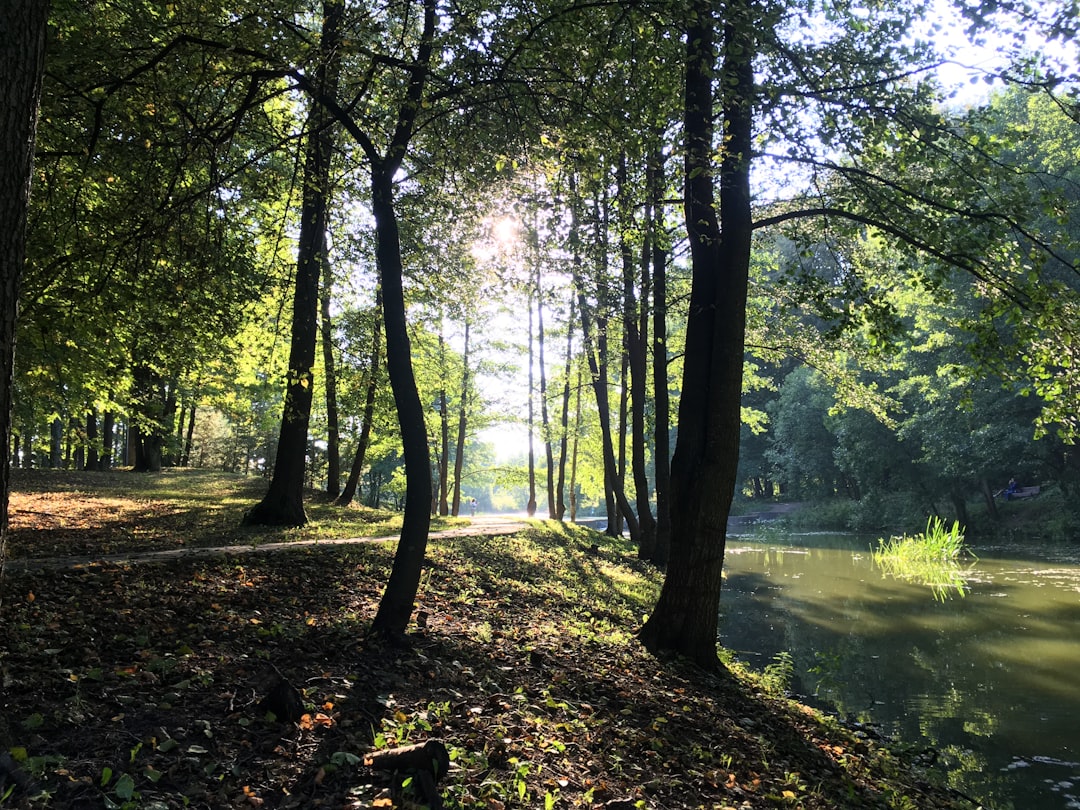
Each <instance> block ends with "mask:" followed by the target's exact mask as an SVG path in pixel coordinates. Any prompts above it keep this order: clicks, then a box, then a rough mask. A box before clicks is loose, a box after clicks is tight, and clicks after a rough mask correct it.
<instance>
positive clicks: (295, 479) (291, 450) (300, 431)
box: [244, 0, 345, 526]
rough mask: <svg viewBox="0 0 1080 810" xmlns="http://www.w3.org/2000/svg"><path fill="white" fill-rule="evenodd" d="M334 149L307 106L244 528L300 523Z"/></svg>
mask: <svg viewBox="0 0 1080 810" xmlns="http://www.w3.org/2000/svg"><path fill="white" fill-rule="evenodd" d="M344 10H345V7H344V3H343V2H341V0H326V2H324V3H323V29H322V39H321V41H320V44H319V50H320V63H319V66H318V67H317V68H316V78H315V82H316V86H317V87H318V89H319V92H320V93H322V94H323V96H324V97H326V98H333V97H334V96H336V94H337V79H338V69H337V65H338V59H339V51H340V45H341V22H342V18H343V16H344ZM333 146H334V143H333V136H332V132H331V118H330V115H329V113H328V112H327V111H326V109H325V108H324V106H323V105H322V103H320V102H318V101H315V100H312V103H311V113H310V114H309V116H308V140H307V155H306V158H305V163H304V189H303V203H302V205H301V210H300V235H299V245H298V248H297V256H296V286H295V289H294V291H293V314H292V341H291V343H290V346H289V372H288V379H287V381H286V388H285V406H284V410H283V413H282V416H281V430H280V433H279V434H278V446H277V457H276V459H275V461H274V474H273V477H272V478H271V479H270V488H269V490H268V491H267V493H266V496H265V497H264V498H263V499H262V500H261V501H260V502H259V503H257V504H256V505H255V506H253V507H252V508H251V509H250V510H249V511H248V512H247V514H246V515H244V523H245V524H248V525H268V526H302V525H304V524H305V523H306V522H307V514H306V513H305V512H304V473H305V470H306V466H307V446H308V422H309V420H310V418H311V401H312V389H313V388H314V378H313V372H314V368H315V345H316V342H317V340H318V310H319V282H320V280H321V275H322V259H323V246H324V244H325V240H326V227H327V215H328V209H329V196H330V189H329V187H328V185H329V184H328V181H327V178H328V177H329V173H330V161H331V158H332V156H333Z"/></svg>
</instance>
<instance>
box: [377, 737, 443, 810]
mask: <svg viewBox="0 0 1080 810" xmlns="http://www.w3.org/2000/svg"><path fill="white" fill-rule="evenodd" d="M364 764H365V765H366V766H367V767H369V768H374V769H376V770H380V771H394V772H396V773H398V774H402V773H404V774H408V775H411V776H412V777H413V786H414V787H415V788H416V792H417V793H419V794H420V798H421V800H422V801H423V802H424V803H425V804H427V805H428V807H430V808H431V810H441V808H442V797H441V796H440V795H439V789H438V788H437V787H436V784H437V783H438V781H439V780H440V779H442V778H443V777H444V776H445V775H446V773H447V771H449V770H450V752H449V751H448V750H447V749H446V746H445V745H443V744H442V742H440V741H439V740H427V741H426V742H422V743H416V744H414V745H403V746H401V747H400V748H387V749H385V750H383V751H372V752H371V753H369V754H367V756H365V757H364Z"/></svg>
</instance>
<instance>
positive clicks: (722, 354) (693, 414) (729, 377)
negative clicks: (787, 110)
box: [640, 0, 755, 668]
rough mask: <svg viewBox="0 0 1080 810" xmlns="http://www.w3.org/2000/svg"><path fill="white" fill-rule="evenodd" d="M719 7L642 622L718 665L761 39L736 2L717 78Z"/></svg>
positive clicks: (696, 154) (702, 100) (693, 147)
mask: <svg viewBox="0 0 1080 810" xmlns="http://www.w3.org/2000/svg"><path fill="white" fill-rule="evenodd" d="M715 15H716V10H715V9H714V7H713V4H712V3H711V2H709V0H694V1H693V3H692V4H691V9H690V14H689V18H688V25H687V37H686V42H687V46H686V47H687V51H686V57H687V66H686V74H685V77H686V78H685V81H686V96H685V107H684V109H685V124H684V132H685V136H686V160H685V173H686V174H685V177H686V181H685V182H686V203H685V206H686V226H687V234H688V236H689V240H690V255H691V267H692V287H691V295H690V310H689V316H688V320H687V330H686V354H685V359H684V370H683V377H684V384H683V391H682V398H681V400H680V403H679V435H678V439H677V441H676V445H675V455H674V458H673V459H672V465H671V478H672V480H671V483H672V503H671V507H672V508H671V515H672V548H671V560H670V562H669V564H668V569H667V575H666V576H665V578H664V585H663V588H662V589H661V592H660V598H659V600H658V601H657V604H656V607H655V609H654V610H653V612H652V615H650V616H649V619H648V621H646V623H645V625H644V626H643V627H642V629H641V632H640V637H641V640H642V642H643V643H644V644H645V646H646V647H647V648H648V649H649V650H651V651H653V652H657V651H660V650H665V651H670V652H674V653H678V654H681V655H683V656H685V657H686V658H688V659H690V660H692V661H694V662H696V663H698V664H700V665H702V666H705V667H709V668H715V667H716V666H717V665H718V659H717V655H716V644H717V626H718V612H719V607H720V587H721V573H722V569H723V564H724V549H725V543H726V527H727V519H728V514H729V512H730V508H731V500H732V497H733V495H734V492H735V484H736V474H737V467H738V457H739V434H740V424H741V414H740V403H741V395H742V369H743V352H744V343H745V329H746V290H747V283H748V278H749V269H750V244H751V234H752V226H753V222H752V217H751V209H750V161H751V147H752V130H753V126H752V124H753V101H754V72H753V64H752V63H753V56H754V44H755V43H754V39H753V36H754V34H753V25H754V21H753V20H752V19H751V10H750V8H749V5H748V4H747V3H745V2H742V1H741V0H740V1H739V2H735V3H734V4H729V5H728V6H727V7H726V16H725V22H724V31H723V35H724V58H723V65H722V67H721V70H720V71H719V75H718V76H717V75H716V71H715V70H714V65H715V52H714V47H715V45H714V43H715V26H716V24H717V21H716V17H715ZM714 81H715V82H716V87H718V88H720V89H721V92H722V96H721V99H722V101H721V109H720V115H718V116H716V120H720V121H723V122H724V138H723V144H724V149H723V152H722V157H721V162H720V177H719V185H720V201H719V202H720V206H719V212H720V213H719V221H718V220H717V213H716V210H717V209H716V207H715V206H714V200H715V198H714V192H713V172H712V165H711V155H712V152H713V148H714V147H713V137H712V136H713V126H712V122H713V120H714V118H713V114H714V109H713V82H714Z"/></svg>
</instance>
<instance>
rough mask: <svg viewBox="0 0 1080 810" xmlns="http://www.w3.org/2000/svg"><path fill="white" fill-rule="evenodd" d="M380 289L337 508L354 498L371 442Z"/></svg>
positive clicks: (379, 325) (379, 338) (377, 358)
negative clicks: (355, 432)
mask: <svg viewBox="0 0 1080 810" xmlns="http://www.w3.org/2000/svg"><path fill="white" fill-rule="evenodd" d="M380 310H382V287H378V288H377V289H376V290H375V313H374V318H375V322H374V323H373V324H372V325H371V352H370V354H369V355H368V377H367V383H366V385H365V386H364V414H363V421H362V423H361V425H360V438H359V440H358V441H357V443H356V455H355V456H354V457H353V463H352V468H351V469H350V470H349V478H348V480H346V481H345V488H344V489H343V490H342V491H341V496H340V497H339V498H338V499H337V501H336V503H337V505H338V506H348V505H349V504H351V503H352V502H353V498H355V497H356V489H357V487H358V486H359V484H360V473H361V472H363V470H364V457H365V456H366V455H367V449H368V444H369V443H370V441H371V422H372V420H373V419H374V418H375V394H376V393H377V391H378V388H379V347H380V345H381V343H382V329H381V326H382V314H381V311H380Z"/></svg>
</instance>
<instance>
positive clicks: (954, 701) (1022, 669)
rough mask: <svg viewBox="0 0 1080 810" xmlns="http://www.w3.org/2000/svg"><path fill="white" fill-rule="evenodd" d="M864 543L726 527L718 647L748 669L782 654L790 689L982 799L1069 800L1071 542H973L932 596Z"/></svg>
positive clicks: (1056, 808) (1079, 747)
mask: <svg viewBox="0 0 1080 810" xmlns="http://www.w3.org/2000/svg"><path fill="white" fill-rule="evenodd" d="M875 544H876V541H875ZM870 549H871V541H870V540H866V539H862V540H860V539H855V538H852V537H845V536H837V535H787V536H785V537H784V539H783V540H782V541H765V540H755V539H752V538H747V537H732V538H730V539H729V541H728V552H727V563H726V576H727V579H726V580H725V583H724V591H723V594H722V596H721V615H720V619H721V630H720V633H721V642H722V644H723V645H724V646H725V647H727V648H728V649H731V650H734V651H736V653H737V655H738V657H740V658H742V659H743V660H746V661H747V662H748V663H750V664H751V665H753V666H755V667H756V668H762V667H764V666H765V665H767V664H768V663H770V661H771V659H772V658H773V657H774V656H775V655H776V654H777V653H779V652H781V651H787V652H789V653H790V654H791V655H792V656H793V659H794V665H795V679H794V682H793V684H792V689H793V691H795V692H797V693H799V694H801V695H806V696H808V697H810V698H811V700H810V701H809V702H815V701H820V702H821V703H823V704H829V705H832V706H833V707H835V708H836V709H837V710H838V711H839V712H840V713H841V714H843V715H844V716H846V717H849V718H851V719H856V720H861V721H871V722H873V723H875V724H877V726H878V727H879V728H881V730H882V731H883V732H885V733H887V734H890V735H895V736H898V737H899V738H901V739H902V740H904V741H906V742H909V743H911V744H913V745H914V746H916V747H917V748H925V749H926V755H927V756H928V757H936V758H937V760H938V762H939V763H940V764H941V765H943V766H945V767H946V768H947V769H948V773H949V779H950V784H952V786H953V787H955V788H957V789H959V790H961V791H963V792H964V793H966V794H968V795H970V796H973V797H976V798H978V799H980V800H981V801H983V802H986V803H987V804H988V806H992V807H995V808H1000V810H1043V808H1046V810H1063V808H1074V809H1076V810H1080V549H1076V548H1073V547H1044V548H1037V549H1032V548H1030V547H1026V546H1017V547H1012V548H996V549H976V552H977V553H978V555H979V559H978V561H977V562H976V563H975V564H974V565H973V567H972V568H971V569H970V571H968V572H967V578H968V590H967V594H966V596H964V597H959V596H954V597H952V598H950V599H947V600H946V601H944V602H942V601H937V600H935V598H934V596H933V593H932V591H931V590H930V588H928V587H927V586H925V585H918V584H912V583H907V582H903V581H898V580H896V579H894V578H892V577H889V576H886V575H884V574H883V573H882V572H881V571H880V570H878V568H877V567H876V566H875V565H874V562H873V559H872V555H871V553H870Z"/></svg>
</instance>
